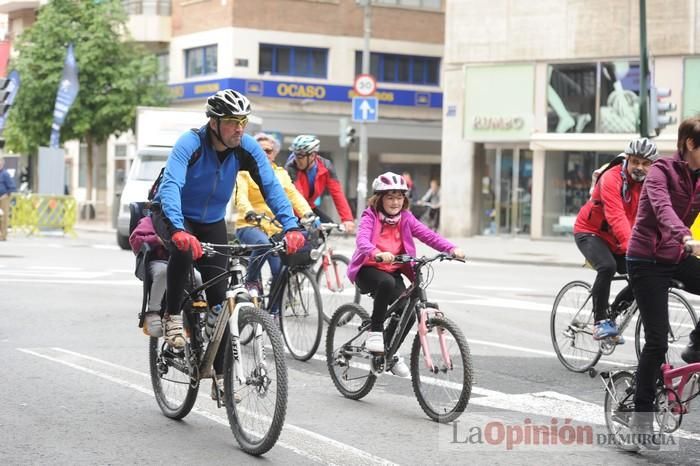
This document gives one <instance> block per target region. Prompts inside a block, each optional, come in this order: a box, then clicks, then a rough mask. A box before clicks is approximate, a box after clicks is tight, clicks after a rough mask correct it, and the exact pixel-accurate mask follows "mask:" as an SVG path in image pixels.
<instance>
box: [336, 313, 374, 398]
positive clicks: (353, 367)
mask: <svg viewBox="0 0 700 466" xmlns="http://www.w3.org/2000/svg"><path fill="white" fill-rule="evenodd" d="M368 322H369V315H368V314H367V311H365V310H364V309H363V308H362V307H361V306H360V305H358V304H354V303H348V304H343V305H342V306H340V307H339V308H338V310H336V311H335V312H334V313H333V317H331V322H330V324H329V325H328V333H327V334H326V364H327V366H328V372H329V373H330V376H331V380H332V381H333V385H335V388H337V389H338V391H339V392H340V393H341V394H342V395H343V396H344V397H346V398H350V399H352V400H359V399H360V398H362V397H364V396H365V395H367V394H368V393H369V392H370V391H371V390H372V387H374V383H375V382H376V381H377V376H376V375H374V374H373V373H372V370H371V369H370V366H371V362H370V357H371V355H370V353H368V352H366V351H365V350H364V346H365V341H366V340H367V332H368V331H369V324H368ZM365 324H366V325H365Z"/></svg>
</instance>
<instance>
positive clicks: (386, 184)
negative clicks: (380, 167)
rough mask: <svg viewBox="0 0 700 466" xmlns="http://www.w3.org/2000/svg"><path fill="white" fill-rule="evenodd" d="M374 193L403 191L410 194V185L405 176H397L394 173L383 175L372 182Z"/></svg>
mask: <svg viewBox="0 0 700 466" xmlns="http://www.w3.org/2000/svg"><path fill="white" fill-rule="evenodd" d="M372 191H374V193H375V194H376V193H382V192H386V191H403V192H404V193H405V192H408V184H407V183H406V180H405V179H404V177H403V176H401V175H397V174H396V173H394V172H386V173H382V174H381V175H379V176H378V177H376V178H375V179H374V181H373V182H372Z"/></svg>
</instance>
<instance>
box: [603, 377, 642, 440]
mask: <svg viewBox="0 0 700 466" xmlns="http://www.w3.org/2000/svg"><path fill="white" fill-rule="evenodd" d="M611 391H612V392H613V393H612V394H611V393H610V392H611ZM633 395H634V374H632V373H631V372H628V371H621V372H617V373H615V374H614V375H613V376H612V379H611V383H610V386H609V387H608V389H606V390H605V401H604V403H603V406H604V409H605V426H606V427H607V429H608V434H609V436H610V437H611V438H612V440H613V442H614V443H615V445H617V446H619V447H620V448H622V449H623V450H627V451H636V450H638V449H639V448H638V447H637V446H636V445H634V443H632V431H631V429H630V424H631V422H632V416H633V414H634V398H633Z"/></svg>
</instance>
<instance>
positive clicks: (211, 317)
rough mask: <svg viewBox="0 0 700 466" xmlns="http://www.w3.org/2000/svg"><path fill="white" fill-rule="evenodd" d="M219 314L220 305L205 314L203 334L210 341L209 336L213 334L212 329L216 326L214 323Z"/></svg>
mask: <svg viewBox="0 0 700 466" xmlns="http://www.w3.org/2000/svg"><path fill="white" fill-rule="evenodd" d="M219 314H221V304H217V305H216V306H214V307H212V308H211V309H209V312H207V324H206V326H205V327H204V332H205V333H206V336H207V339H210V338H211V334H212V333H214V327H215V326H216V321H217V319H218V318H219Z"/></svg>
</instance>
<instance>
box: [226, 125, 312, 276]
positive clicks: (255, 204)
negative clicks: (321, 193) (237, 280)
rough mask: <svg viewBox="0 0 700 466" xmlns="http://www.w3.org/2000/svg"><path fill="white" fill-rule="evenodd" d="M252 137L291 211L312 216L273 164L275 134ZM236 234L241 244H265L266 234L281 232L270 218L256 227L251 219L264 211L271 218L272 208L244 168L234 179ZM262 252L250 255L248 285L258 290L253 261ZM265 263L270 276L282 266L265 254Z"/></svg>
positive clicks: (257, 265)
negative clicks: (266, 161) (285, 197)
mask: <svg viewBox="0 0 700 466" xmlns="http://www.w3.org/2000/svg"><path fill="white" fill-rule="evenodd" d="M255 140H256V141H258V144H260V147H262V149H263V151H265V154H266V155H267V158H268V159H269V160H270V164H271V165H272V170H273V171H274V172H275V175H277V180H278V181H279V182H280V184H281V185H282V187H283V188H284V192H285V193H286V194H287V197H288V198H289V201H290V202H291V204H292V207H293V208H294V213H295V214H296V216H297V217H304V216H307V215H313V211H312V210H311V207H310V206H309V203H308V202H306V200H305V199H304V196H302V195H301V193H300V192H299V191H297V189H296V188H295V187H294V184H293V183H292V180H291V178H289V175H288V174H287V171H286V170H285V169H284V168H282V167H278V166H277V165H276V164H275V157H276V156H277V154H278V153H279V150H280V143H279V141H277V139H275V138H274V136H271V135H269V134H265V133H258V134H256V135H255ZM235 202H236V211H237V214H238V215H237V219H236V236H237V237H238V240H239V241H240V242H241V243H244V244H264V243H268V242H269V237H270V236H272V235H274V234H275V233H279V232H281V231H282V229H281V228H280V227H278V226H277V225H275V224H273V223H270V222H269V221H266V220H263V221H262V223H261V224H260V227H258V225H257V222H256V221H255V219H254V216H255V215H256V214H265V215H266V216H267V217H269V218H273V216H274V215H273V213H272V210H270V208H269V207H268V206H267V204H266V203H265V198H264V197H263V195H262V193H261V192H260V188H259V187H258V185H257V184H256V183H255V181H253V178H252V177H251V176H250V174H249V173H248V172H247V171H239V172H238V176H237V178H236V194H235ZM262 253H263V251H261V252H259V253H253V254H252V255H251V261H250V267H249V268H248V284H247V286H248V287H249V288H250V287H251V286H256V287H257V288H258V290H259V289H260V267H261V266H262V264H261V263H260V261H258V260H255V258H256V257H257V256H258V255H260V254H262ZM268 263H269V264H270V270H271V272H272V275H273V276H276V275H277V274H278V273H279V271H280V268H281V266H282V264H281V262H280V258H279V257H277V256H273V255H270V256H268Z"/></svg>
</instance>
